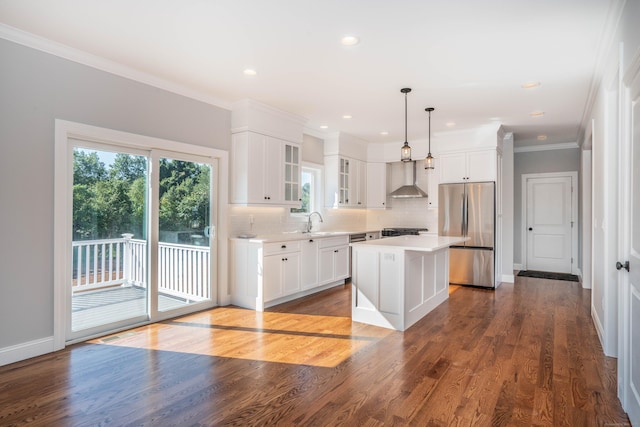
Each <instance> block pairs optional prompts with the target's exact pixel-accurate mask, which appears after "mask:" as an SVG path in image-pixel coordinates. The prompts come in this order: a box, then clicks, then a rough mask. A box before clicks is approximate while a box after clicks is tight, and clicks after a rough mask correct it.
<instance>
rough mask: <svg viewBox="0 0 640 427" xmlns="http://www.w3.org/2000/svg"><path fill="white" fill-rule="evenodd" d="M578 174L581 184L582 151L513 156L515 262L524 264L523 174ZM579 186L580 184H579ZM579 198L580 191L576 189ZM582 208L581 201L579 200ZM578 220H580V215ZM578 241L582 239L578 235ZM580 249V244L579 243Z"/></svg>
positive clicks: (536, 152)
mask: <svg viewBox="0 0 640 427" xmlns="http://www.w3.org/2000/svg"><path fill="white" fill-rule="evenodd" d="M574 171H575V172H578V183H579V182H580V149H578V148H572V149H566V150H549V151H533V152H526V153H515V154H514V156H513V178H514V181H513V197H514V204H513V262H514V263H515V264H522V261H523V260H522V227H523V225H522V174H528V173H550V172H574ZM578 185H579V184H578ZM575 191H577V192H578V197H580V196H579V195H580V189H579V188H576V189H575ZM578 206H580V200H578ZM576 218H580V215H579V213H578V214H577V215H576ZM578 239H581V235H580V233H578ZM578 247H580V242H578Z"/></svg>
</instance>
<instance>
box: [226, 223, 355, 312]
mask: <svg viewBox="0 0 640 427" xmlns="http://www.w3.org/2000/svg"><path fill="white" fill-rule="evenodd" d="M230 244H231V251H230V252H231V258H232V259H231V265H232V267H231V302H232V304H235V305H238V306H240V307H245V308H252V309H255V310H258V311H263V310H264V309H265V307H269V306H271V305H275V304H279V303H281V302H285V301H289V300H292V299H295V298H299V297H301V296H305V295H308V294H311V293H313V292H317V291H320V290H323V289H327V288H329V287H331V286H333V285H337V284H342V283H344V279H346V278H347V277H349V236H346V235H345V236H335V237H320V238H315V237H314V238H307V239H304V240H293V241H285V242H269V243H262V242H259V241H251V240H243V239H232V240H231V243H230Z"/></svg>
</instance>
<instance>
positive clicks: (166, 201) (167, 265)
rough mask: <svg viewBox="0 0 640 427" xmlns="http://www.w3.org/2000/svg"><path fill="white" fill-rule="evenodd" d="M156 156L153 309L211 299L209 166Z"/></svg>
mask: <svg viewBox="0 0 640 427" xmlns="http://www.w3.org/2000/svg"><path fill="white" fill-rule="evenodd" d="M174 157H175V156H171V157H166V156H161V157H159V166H160V168H159V171H160V173H159V176H158V179H159V183H158V184H159V185H158V189H159V191H158V192H157V193H156V194H158V198H157V200H156V201H157V206H158V230H159V232H158V244H157V246H156V248H157V256H155V257H154V258H155V259H156V260H157V268H154V270H155V271H157V283H158V293H157V309H158V311H159V312H166V311H170V310H175V309H179V308H182V307H184V306H186V305H193V304H197V303H199V302H204V301H211V298H212V296H211V260H212V259H215V257H212V254H211V252H212V250H211V249H212V247H213V246H212V245H211V242H212V237H213V236H215V227H214V226H212V225H211V215H212V205H211V194H212V191H211V176H212V173H211V172H212V165H211V164H209V163H203V162H198V161H193V160H182V159H185V157H184V156H183V157H182V159H176V158H174Z"/></svg>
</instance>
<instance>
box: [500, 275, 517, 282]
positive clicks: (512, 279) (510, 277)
mask: <svg viewBox="0 0 640 427" xmlns="http://www.w3.org/2000/svg"><path fill="white" fill-rule="evenodd" d="M515 280H516V277H515V276H514V275H513V274H503V275H502V281H503V282H505V283H514V282H515Z"/></svg>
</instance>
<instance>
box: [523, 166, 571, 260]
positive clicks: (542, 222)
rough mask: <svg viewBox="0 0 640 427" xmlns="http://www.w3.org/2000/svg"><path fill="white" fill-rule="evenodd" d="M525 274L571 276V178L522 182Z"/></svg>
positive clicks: (561, 177) (537, 179)
mask: <svg viewBox="0 0 640 427" xmlns="http://www.w3.org/2000/svg"><path fill="white" fill-rule="evenodd" d="M526 186H527V188H526V194H527V199H526V222H525V227H526V241H527V270H538V271H550V272H556V273H571V272H572V246H573V245H572V225H573V220H572V218H573V212H572V198H571V187H572V177H571V176H570V175H566V176H555V177H542V178H528V179H526Z"/></svg>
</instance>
